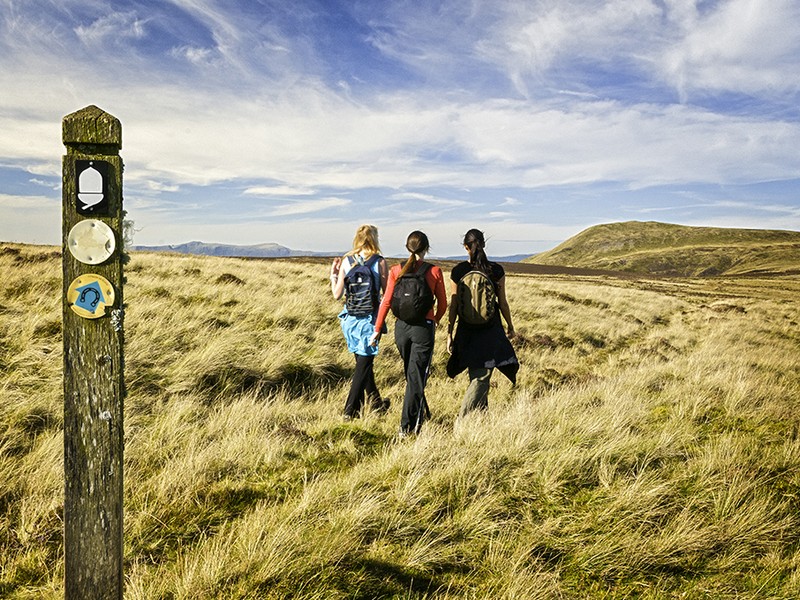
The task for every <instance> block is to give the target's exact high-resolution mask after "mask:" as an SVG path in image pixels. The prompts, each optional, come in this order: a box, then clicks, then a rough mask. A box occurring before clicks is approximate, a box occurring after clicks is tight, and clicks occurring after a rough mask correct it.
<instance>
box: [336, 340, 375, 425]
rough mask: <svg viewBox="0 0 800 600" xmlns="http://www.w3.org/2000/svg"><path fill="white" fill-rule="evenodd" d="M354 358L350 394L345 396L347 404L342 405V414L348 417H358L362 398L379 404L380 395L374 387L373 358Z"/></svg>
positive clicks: (357, 356) (357, 355)
mask: <svg viewBox="0 0 800 600" xmlns="http://www.w3.org/2000/svg"><path fill="white" fill-rule="evenodd" d="M353 356H355V357H356V369H355V371H353V379H352V380H351V382H350V393H349V394H348V395H347V402H345V405H344V414H345V415H347V416H348V417H353V418H355V417H358V416H360V414H361V409H362V407H363V406H364V397H365V396H366V397H368V398H369V399H370V401H371V402H372V403H379V402H380V399H381V395H380V393H379V392H378V386H376V385H375V372H374V371H373V369H372V363H373V362H374V361H375V357H374V356H361V355H360V354H354V355H353Z"/></svg>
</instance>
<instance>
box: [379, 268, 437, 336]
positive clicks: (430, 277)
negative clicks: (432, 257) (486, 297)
mask: <svg viewBox="0 0 800 600" xmlns="http://www.w3.org/2000/svg"><path fill="white" fill-rule="evenodd" d="M417 268H419V265H417ZM402 269H403V265H395V266H393V267H392V268H391V269H390V270H389V279H388V281H387V282H386V291H385V292H384V294H383V300H381V306H380V308H379V309H378V317H377V318H376V319H375V331H378V332H379V331H380V330H381V329H383V324H384V322H385V321H386V315H387V314H388V313H389V308H390V307H391V304H392V293H393V292H394V284H395V282H396V281H397V276H398V275H399V274H400V271H401V270H402ZM425 281H426V282H427V283H428V285H429V286H430V288H431V289H432V290H433V295H434V296H435V297H436V313H435V314H434V312H433V308H431V309H430V310H429V311H428V314H427V315H425V318H426V319H430V320H431V321H435V322H436V324H437V325H438V324H439V320H440V319H441V318H442V317H443V316H444V313H446V312H447V291H446V290H445V287H444V275H442V270H441V269H440V268H439V267H437V266H436V265H431V268H430V269H428V270H427V271H426V272H425Z"/></svg>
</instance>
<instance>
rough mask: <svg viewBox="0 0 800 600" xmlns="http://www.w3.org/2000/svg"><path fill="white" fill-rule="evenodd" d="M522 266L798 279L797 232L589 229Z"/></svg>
mask: <svg viewBox="0 0 800 600" xmlns="http://www.w3.org/2000/svg"><path fill="white" fill-rule="evenodd" d="M522 262H524V263H535V264H539V265H558V266H563V267H573V268H586V269H602V270H608V271H623V272H627V273H641V274H647V275H666V276H680V277H696V276H713V275H760V274H766V275H778V274H798V273H800V232H797V231H786V230H769V229H736V228H723V227H687V226H684V225H671V224H667V223H657V222H653V221H649V222H640V221H628V222H624V223H610V224H606V225H596V226H594V227H590V228H588V229H585V230H584V231H582V232H581V233H579V234H577V235H575V236H573V237H571V238H570V239H568V240H567V241H565V242H563V243H561V244H559V245H558V246H556V247H555V248H553V249H552V250H548V251H547V252H542V253H541V254H535V255H534V256H531V257H529V258H526V259H525V260H524V261H522Z"/></svg>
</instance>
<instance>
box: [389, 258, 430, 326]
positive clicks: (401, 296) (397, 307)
mask: <svg viewBox="0 0 800 600" xmlns="http://www.w3.org/2000/svg"><path fill="white" fill-rule="evenodd" d="M432 266H433V265H430V264H428V263H422V265H421V266H420V267H419V268H418V269H417V270H416V271H415V272H414V273H406V274H405V275H403V276H402V277H400V278H399V279H398V280H397V281H395V284H394V291H393V292H392V303H391V308H392V314H394V316H395V317H397V318H398V319H400V320H401V321H405V322H406V323H412V324H414V323H421V322H422V321H424V320H425V317H426V315H427V314H428V311H430V309H431V308H433V291H432V290H431V288H430V286H429V285H428V282H427V281H426V280H425V273H427V271H428V269H430V268H431V267H432Z"/></svg>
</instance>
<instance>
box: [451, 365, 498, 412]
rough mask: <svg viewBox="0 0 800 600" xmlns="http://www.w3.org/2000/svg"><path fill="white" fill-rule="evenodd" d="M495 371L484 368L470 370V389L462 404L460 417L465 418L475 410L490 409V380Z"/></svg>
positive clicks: (468, 388)
mask: <svg viewBox="0 0 800 600" xmlns="http://www.w3.org/2000/svg"><path fill="white" fill-rule="evenodd" d="M492 370H493V369H485V368H483V367H470V368H469V387H467V391H466V393H465V394H464V401H463V402H462V403H461V410H460V411H459V413H458V416H459V417H463V416H464V415H466V414H467V413H469V412H472V411H473V410H486V409H487V408H489V380H490V379H491V377H492Z"/></svg>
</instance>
